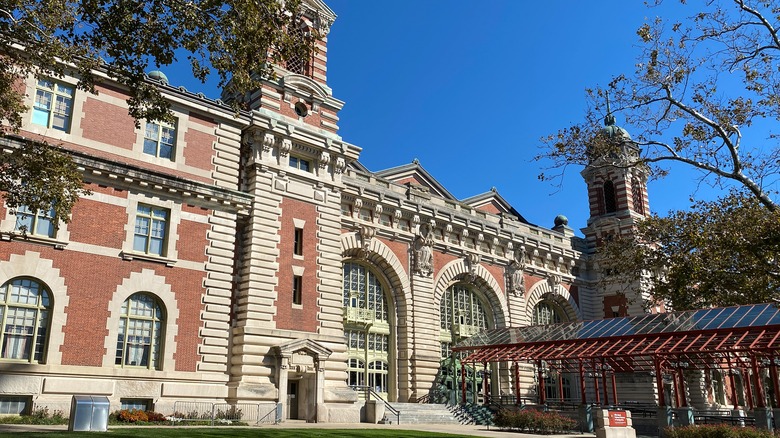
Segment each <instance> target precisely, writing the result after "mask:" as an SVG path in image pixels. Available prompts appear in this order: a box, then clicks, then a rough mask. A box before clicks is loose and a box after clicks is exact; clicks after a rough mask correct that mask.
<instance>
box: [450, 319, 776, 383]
mask: <svg viewBox="0 0 780 438" xmlns="http://www.w3.org/2000/svg"><path fill="white" fill-rule="evenodd" d="M452 350H453V351H455V352H462V353H465V354H466V355H467V356H466V357H465V359H463V362H474V363H486V362H504V361H506V362H532V363H537V362H538V361H545V362H546V363H547V365H548V366H550V367H552V368H556V369H558V370H559V371H561V372H577V371H579V372H582V371H583V370H584V369H591V370H593V369H609V370H612V371H614V372H637V371H661V370H670V369H700V370H701V369H710V368H721V369H722V368H751V367H752V368H754V369H755V368H757V367H767V366H769V365H772V366H776V365H780V309H778V305H776V304H757V305H749V306H735V307H723V308H714V309H702V310H692V311H685V312H670V313H660V314H647V315H641V316H630V317H622V318H610V319H603V320H593V321H581V322H568V323H560V324H551V325H536V326H528V327H510V328H502V329H494V330H487V331H484V332H481V333H479V334H477V335H475V336H472V337H470V338H468V339H466V340H465V341H463V342H462V343H460V344H458V345H457V346H455V347H453V348H452Z"/></svg>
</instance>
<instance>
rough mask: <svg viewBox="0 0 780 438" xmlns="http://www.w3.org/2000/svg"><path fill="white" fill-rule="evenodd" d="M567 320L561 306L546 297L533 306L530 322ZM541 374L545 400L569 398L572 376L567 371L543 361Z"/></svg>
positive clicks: (550, 322) (552, 322)
mask: <svg viewBox="0 0 780 438" xmlns="http://www.w3.org/2000/svg"><path fill="white" fill-rule="evenodd" d="M568 320H569V318H568V317H567V316H566V313H565V312H564V311H563V309H562V308H561V306H560V305H558V303H556V302H555V301H554V300H553V299H551V298H549V297H548V298H546V299H543V300H542V301H539V302H538V303H537V304H536V306H534V313H533V319H532V321H531V324H533V325H547V324H558V323H561V322H566V321H568ZM542 375H543V376H544V392H545V398H546V399H547V400H549V401H552V400H558V401H565V400H570V399H571V397H572V380H573V378H572V376H571V375H570V374H569V373H560V372H558V370H557V368H556V367H555V364H548V363H546V362H543V368H542ZM537 376H538V373H536V372H535V373H534V379H537ZM537 383H538V382H537Z"/></svg>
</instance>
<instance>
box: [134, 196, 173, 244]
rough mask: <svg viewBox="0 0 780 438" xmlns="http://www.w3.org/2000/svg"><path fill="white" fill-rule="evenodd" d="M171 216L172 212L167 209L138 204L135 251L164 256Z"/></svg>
mask: <svg viewBox="0 0 780 438" xmlns="http://www.w3.org/2000/svg"><path fill="white" fill-rule="evenodd" d="M169 216H170V211H169V210H167V209H165V208H157V207H152V206H150V205H144V204H138V210H137V211H136V215H135V234H134V236H133V251H137V252H142V253H144V254H152V255H157V256H164V255H165V250H166V248H165V236H166V234H167V233H168V218H169Z"/></svg>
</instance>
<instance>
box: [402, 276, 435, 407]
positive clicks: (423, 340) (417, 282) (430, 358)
mask: <svg viewBox="0 0 780 438" xmlns="http://www.w3.org/2000/svg"><path fill="white" fill-rule="evenodd" d="M411 284H412V303H411V306H410V311H409V313H410V314H411V324H410V325H411V330H410V333H409V337H410V338H411V339H410V342H409V346H410V347H411V349H412V350H411V351H410V354H411V356H410V357H409V359H410V364H411V367H412V376H411V377H412V378H411V380H412V388H411V389H412V391H411V394H409V398H410V401H414V400H415V399H417V398H420V397H422V396H424V395H426V394H428V392H429V391H430V390H431V386H432V385H433V381H434V379H435V378H436V373H437V372H438V371H439V364H440V361H441V344H440V342H439V333H440V327H439V325H438V324H437V322H438V321H439V306H438V305H434V302H433V301H434V300H433V294H434V292H433V288H434V284H433V278H432V277H431V275H425V274H424V273H420V272H416V273H414V274H413V275H412V278H411Z"/></svg>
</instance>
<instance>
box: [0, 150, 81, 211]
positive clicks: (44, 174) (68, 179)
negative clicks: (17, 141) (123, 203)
mask: <svg viewBox="0 0 780 438" xmlns="http://www.w3.org/2000/svg"><path fill="white" fill-rule="evenodd" d="M0 191H2V192H3V197H4V198H5V203H6V206H7V207H8V208H10V209H11V210H12V211H15V210H16V209H17V208H19V207H20V206H27V207H28V208H29V209H30V211H31V212H33V213H37V212H38V211H47V210H49V208H52V209H53V210H54V216H55V217H54V219H55V220H60V221H63V222H65V223H67V222H69V221H70V218H69V215H70V211H71V209H72V208H73V206H74V205H75V204H76V202H77V201H78V199H79V197H80V196H84V195H87V194H89V193H90V192H89V190H86V189H84V187H83V184H82V181H81V172H80V171H79V169H78V168H77V166H76V165H75V164H74V163H73V160H72V159H71V158H70V156H69V155H68V154H66V153H64V152H62V151H60V150H58V149H55V148H54V147H52V146H49V145H46V144H42V143H34V142H22V143H21V146H20V147H19V148H17V149H14V150H12V152H11V153H4V154H1V155H0Z"/></svg>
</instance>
